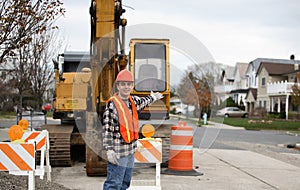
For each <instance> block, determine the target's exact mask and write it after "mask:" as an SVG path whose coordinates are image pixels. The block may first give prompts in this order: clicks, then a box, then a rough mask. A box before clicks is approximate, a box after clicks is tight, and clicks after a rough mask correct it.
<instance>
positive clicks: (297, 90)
mask: <svg viewBox="0 0 300 190" xmlns="http://www.w3.org/2000/svg"><path fill="white" fill-rule="evenodd" d="M299 79H300V73H297V74H296V77H295V84H294V85H293V86H292V92H291V103H292V104H293V105H294V106H300V87H299V83H297V82H298V81H299Z"/></svg>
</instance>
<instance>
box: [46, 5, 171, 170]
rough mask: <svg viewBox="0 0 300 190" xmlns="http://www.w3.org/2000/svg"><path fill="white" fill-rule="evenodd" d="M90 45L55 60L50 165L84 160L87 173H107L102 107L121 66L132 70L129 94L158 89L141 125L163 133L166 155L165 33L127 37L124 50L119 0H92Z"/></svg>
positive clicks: (167, 81)
mask: <svg viewBox="0 0 300 190" xmlns="http://www.w3.org/2000/svg"><path fill="white" fill-rule="evenodd" d="M89 11H90V15H91V46H90V47H91V49H90V52H89V54H87V53H84V52H65V53H64V54H61V55H59V56H58V59H57V60H54V65H55V98H54V103H53V106H54V113H53V118H55V119H60V120H61V124H59V125H44V126H43V127H42V128H43V129H47V130H48V131H49V134H50V161H51V164H52V165H54V166H62V165H68V166H71V165H72V160H74V159H76V158H79V159H82V160H85V162H86V173H87V175H88V176H99V175H106V164H107V162H106V159H105V158H106V156H105V155H106V153H105V151H104V150H103V149H102V125H101V117H102V111H103V109H104V106H105V104H106V102H107V100H108V99H109V98H110V97H111V95H112V94H113V92H114V82H115V79H116V76H117V74H118V73H119V72H120V71H121V70H122V69H125V68H127V69H129V70H130V71H131V72H132V74H133V76H134V90H133V91H132V95H138V96H148V95H149V94H150V92H151V90H152V91H154V92H157V91H158V92H160V93H162V94H163V95H164V98H163V99H162V100H160V101H157V102H155V103H154V104H152V105H151V106H150V107H148V108H147V109H145V110H143V112H141V113H139V119H140V128H142V127H143V126H144V125H146V124H151V125H153V126H154V127H155V129H156V133H155V137H160V138H162V139H163V161H164V162H166V161H167V160H168V156H169V138H170V134H171V124H167V123H166V122H165V121H167V120H168V119H169V109H170V62H169V60H170V57H169V56H170V55H169V40H168V39H140V38H136V39H131V40H130V52H129V54H128V55H126V54H125V26H126V24H127V21H126V19H124V18H122V17H123V16H122V15H123V13H124V12H125V9H123V6H122V1H121V0H92V1H91V6H90V10H89Z"/></svg>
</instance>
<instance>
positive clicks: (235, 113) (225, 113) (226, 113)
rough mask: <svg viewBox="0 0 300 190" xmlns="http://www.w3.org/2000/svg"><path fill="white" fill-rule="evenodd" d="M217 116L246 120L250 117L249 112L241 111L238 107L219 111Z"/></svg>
mask: <svg viewBox="0 0 300 190" xmlns="http://www.w3.org/2000/svg"><path fill="white" fill-rule="evenodd" d="M216 115H217V116H222V117H245V118H246V117H248V116H249V114H248V112H246V111H244V110H241V109H240V108H237V107H226V108H223V109H220V110H218V111H217V113H216Z"/></svg>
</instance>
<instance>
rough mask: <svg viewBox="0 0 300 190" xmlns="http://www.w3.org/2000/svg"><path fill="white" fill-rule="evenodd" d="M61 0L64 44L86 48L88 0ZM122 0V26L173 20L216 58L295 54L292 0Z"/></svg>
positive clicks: (297, 14) (297, 18) (295, 5)
mask: <svg viewBox="0 0 300 190" xmlns="http://www.w3.org/2000/svg"><path fill="white" fill-rule="evenodd" d="M64 2H65V4H66V8H67V13H66V19H67V20H66V22H64V25H63V27H64V30H65V34H66V36H68V41H69V44H70V47H71V48H73V49H82V48H84V49H87V50H88V47H89V38H90V36H89V27H90V26H89V22H90V21H89V15H88V8H89V4H90V0H86V1H73V0H65V1H64ZM123 4H125V5H128V6H130V7H133V8H134V9H135V10H132V9H130V8H126V13H125V14H124V17H125V18H127V19H128V26H131V25H135V24H141V23H160V24H169V25H172V26H176V27H178V28H180V29H182V30H185V31H187V32H188V33H190V34H192V35H194V36H195V37H196V38H197V39H198V40H200V41H201V42H202V43H203V45H204V46H206V47H207V48H208V49H209V51H210V52H211V54H212V55H213V57H214V58H215V60H216V61H217V62H222V63H226V64H231V65H233V64H235V63H236V62H240V61H242V62H250V61H252V60H254V59H256V58H257V57H269V58H288V57H289V55H290V54H291V53H294V54H296V58H297V54H299V55H300V47H299V45H298V43H299V41H300V37H299V33H300V24H299V22H300V11H299V9H300V1H298V0H288V1H284V0H210V1H207V0H189V1H181V0H172V1H162V0H151V1H150V0H123ZM68 11H69V13H68ZM86 15H87V16H86Z"/></svg>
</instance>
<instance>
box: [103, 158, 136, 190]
mask: <svg viewBox="0 0 300 190" xmlns="http://www.w3.org/2000/svg"><path fill="white" fill-rule="evenodd" d="M118 161H119V164H118V165H116V164H112V163H110V162H107V177H106V180H105V182H104V184H103V190H126V189H127V188H128V187H129V186H130V181H131V176H132V171H133V167H134V154H131V155H128V156H125V157H121V158H120V159H118Z"/></svg>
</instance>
